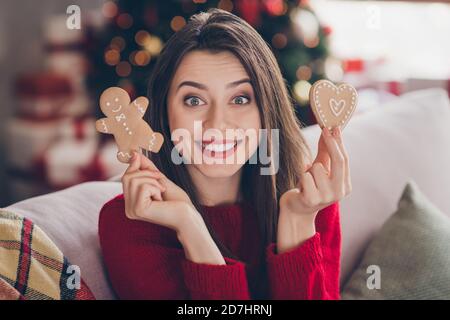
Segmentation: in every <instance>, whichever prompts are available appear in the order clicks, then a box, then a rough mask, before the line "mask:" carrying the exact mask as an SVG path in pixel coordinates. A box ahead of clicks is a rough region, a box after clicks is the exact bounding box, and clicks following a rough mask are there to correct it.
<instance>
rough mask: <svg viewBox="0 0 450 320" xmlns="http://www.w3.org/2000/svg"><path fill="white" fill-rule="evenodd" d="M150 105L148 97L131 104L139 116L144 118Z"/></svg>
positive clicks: (139, 98)
mask: <svg viewBox="0 0 450 320" xmlns="http://www.w3.org/2000/svg"><path fill="white" fill-rule="evenodd" d="M148 103H149V101H148V99H147V98H146V97H138V98H137V99H136V100H134V101H133V102H132V103H131V107H133V108H135V110H137V113H138V114H139V116H140V117H141V118H142V117H143V116H144V114H145V111H146V110H147V107H148Z"/></svg>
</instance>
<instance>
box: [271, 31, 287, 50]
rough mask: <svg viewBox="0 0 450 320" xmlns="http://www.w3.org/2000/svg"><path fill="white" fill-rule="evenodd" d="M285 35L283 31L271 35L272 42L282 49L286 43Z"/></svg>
mask: <svg viewBox="0 0 450 320" xmlns="http://www.w3.org/2000/svg"><path fill="white" fill-rule="evenodd" d="M287 42H288V40H287V37H286V35H285V34H284V33H277V34H275V35H274V36H273V37H272V44H273V46H274V47H275V48H277V49H283V48H284V47H286V45H287Z"/></svg>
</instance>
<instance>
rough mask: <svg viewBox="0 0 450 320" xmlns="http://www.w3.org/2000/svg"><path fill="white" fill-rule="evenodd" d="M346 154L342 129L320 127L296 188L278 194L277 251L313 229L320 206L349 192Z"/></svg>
mask: <svg viewBox="0 0 450 320" xmlns="http://www.w3.org/2000/svg"><path fill="white" fill-rule="evenodd" d="M351 189H352V187H351V181H350V170H349V165H348V156H347V152H346V151H345V148H344V144H343V143H342V137H341V130H340V128H335V129H334V130H333V133H331V132H330V131H329V130H328V129H327V128H324V129H323V130H322V134H321V136H320V139H319V147H318V152H317V157H316V159H315V160H314V162H313V163H312V164H307V165H306V168H304V170H303V172H302V174H301V177H300V182H299V184H298V188H294V189H291V190H288V191H287V192H285V193H284V194H283V195H282V196H281V198H280V214H279V217H278V232H277V251H278V253H283V252H285V251H288V250H290V249H292V248H295V247H296V246H298V245H299V244H301V243H303V242H304V241H306V240H307V239H309V238H311V237H312V236H314V234H315V233H316V229H315V219H316V215H317V213H318V212H319V210H321V209H323V208H325V207H327V206H329V205H330V204H332V203H334V202H336V201H339V200H340V199H342V198H343V197H345V196H347V195H348V194H349V193H350V192H351Z"/></svg>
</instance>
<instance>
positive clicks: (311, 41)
mask: <svg viewBox="0 0 450 320" xmlns="http://www.w3.org/2000/svg"><path fill="white" fill-rule="evenodd" d="M319 42H320V40H319V37H317V36H316V37H313V38H305V39H304V40H303V43H304V44H305V46H306V47H308V48H315V47H317V46H318V45H319Z"/></svg>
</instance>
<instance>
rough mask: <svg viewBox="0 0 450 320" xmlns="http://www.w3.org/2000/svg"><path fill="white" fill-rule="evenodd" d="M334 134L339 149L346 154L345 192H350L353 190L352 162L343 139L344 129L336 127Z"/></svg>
mask: <svg viewBox="0 0 450 320" xmlns="http://www.w3.org/2000/svg"><path fill="white" fill-rule="evenodd" d="M333 135H334V137H335V139H336V141H337V143H338V146H339V149H340V150H341V153H342V155H343V156H344V185H345V193H346V194H348V193H350V190H351V181H350V163H349V159H348V153H347V150H346V148H345V145H344V142H343V139H342V130H341V128H340V127H337V128H335V130H334V131H333Z"/></svg>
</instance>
